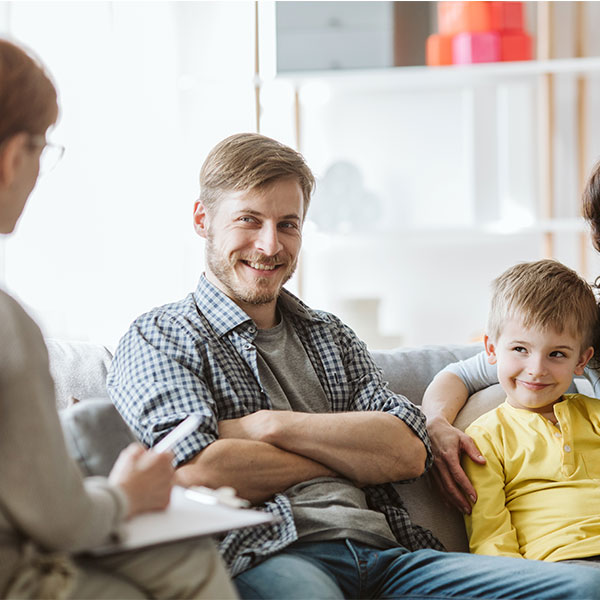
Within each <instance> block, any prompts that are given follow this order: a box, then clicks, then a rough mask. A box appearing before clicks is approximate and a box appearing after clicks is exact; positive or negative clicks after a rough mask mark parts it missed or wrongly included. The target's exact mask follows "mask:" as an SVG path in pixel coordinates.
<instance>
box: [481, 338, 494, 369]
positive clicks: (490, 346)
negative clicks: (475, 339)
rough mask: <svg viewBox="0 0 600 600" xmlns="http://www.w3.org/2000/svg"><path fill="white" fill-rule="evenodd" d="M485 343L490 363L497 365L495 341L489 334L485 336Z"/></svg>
mask: <svg viewBox="0 0 600 600" xmlns="http://www.w3.org/2000/svg"><path fill="white" fill-rule="evenodd" d="M483 345H484V346H485V351H486V354H487V356H488V362H489V363H490V365H495V364H496V361H497V358H496V348H495V346H494V342H492V340H490V338H489V336H488V335H487V334H486V335H484V336H483Z"/></svg>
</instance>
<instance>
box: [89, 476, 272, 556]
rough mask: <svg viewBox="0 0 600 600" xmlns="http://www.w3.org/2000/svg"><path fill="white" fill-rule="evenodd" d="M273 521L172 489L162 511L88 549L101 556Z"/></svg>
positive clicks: (132, 522)
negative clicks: (116, 537)
mask: <svg viewBox="0 0 600 600" xmlns="http://www.w3.org/2000/svg"><path fill="white" fill-rule="evenodd" d="M275 520H276V518H275V517H274V516H273V515H271V514H269V513H267V512H262V511H259V510H252V509H246V508H233V507H231V506H227V505H225V504H221V503H215V504H204V503H201V502H197V501H195V500H192V499H190V498H189V497H187V496H186V490H185V488H183V487H180V486H173V490H172V491H171V502H170V503H169V506H168V507H167V508H166V510H164V511H158V512H152V513H146V514H143V515H139V516H136V517H133V519H130V520H129V521H126V522H125V523H124V524H123V526H122V528H121V531H120V532H119V536H118V538H119V539H116V540H115V541H114V542H110V543H108V544H104V545H101V546H97V547H95V548H91V549H89V550H87V551H86V552H85V554H87V555H92V556H105V555H108V554H117V553H119V552H128V551H131V550H136V549H139V548H146V547H149V546H156V545H159V544H166V543H169V542H174V541H177V540H183V539H190V538H195V537H203V536H207V535H214V534H217V533H224V532H226V531H229V530H231V529H239V528H242V527H253V526H256V525H261V524H263V523H271V522H273V521H275Z"/></svg>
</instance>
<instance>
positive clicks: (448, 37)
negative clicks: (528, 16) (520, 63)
mask: <svg viewBox="0 0 600 600" xmlns="http://www.w3.org/2000/svg"><path fill="white" fill-rule="evenodd" d="M438 29H439V33H437V34H433V35H430V36H429V37H428V38H427V52H426V54H427V64H428V65H452V64H454V65H464V64H470V63H480V62H496V61H509V60H531V36H530V35H529V34H528V33H527V32H526V31H525V27H524V18H523V2H438Z"/></svg>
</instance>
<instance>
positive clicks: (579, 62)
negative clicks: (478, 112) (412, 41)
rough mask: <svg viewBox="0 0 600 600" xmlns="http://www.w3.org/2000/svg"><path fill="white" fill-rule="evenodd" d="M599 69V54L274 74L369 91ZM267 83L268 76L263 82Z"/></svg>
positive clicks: (294, 81) (298, 83)
mask: <svg viewBox="0 0 600 600" xmlns="http://www.w3.org/2000/svg"><path fill="white" fill-rule="evenodd" d="M597 72H600V57H586V58H568V59H552V60H538V61H536V60H532V61H522V62H505V63H480V64H474V65H464V66H463V65H461V66H459V65H456V66H447V67H390V68H387V69H360V70H359V69H357V70H344V71H341V70H340V71H308V72H307V71H303V72H298V73H292V72H286V73H284V74H280V75H276V79H277V80H278V81H282V82H287V83H289V84H290V85H292V86H294V88H295V89H296V90H298V91H300V90H301V89H302V88H303V87H304V86H306V85H310V84H311V83H319V84H320V85H323V84H324V85H330V86H332V87H335V88H336V89H338V90H340V91H345V92H352V91H353V90H359V89H365V88H368V89H370V90H371V91H374V92H377V91H395V90H417V89H432V88H433V89H435V88H456V87H459V86H467V87H472V86H475V85H480V84H486V83H493V84H496V85H497V84H499V83H506V82H509V81H514V80H519V79H524V78H531V77H532V76H536V75H559V74H572V75H585V74H589V73H597ZM264 84H268V80H265V81H264V82H263V85H264Z"/></svg>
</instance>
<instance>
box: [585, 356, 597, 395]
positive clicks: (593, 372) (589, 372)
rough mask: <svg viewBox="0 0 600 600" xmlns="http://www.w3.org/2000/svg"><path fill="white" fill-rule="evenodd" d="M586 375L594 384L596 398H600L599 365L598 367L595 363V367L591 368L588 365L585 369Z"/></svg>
mask: <svg viewBox="0 0 600 600" xmlns="http://www.w3.org/2000/svg"><path fill="white" fill-rule="evenodd" d="M594 358H595V357H594ZM593 360H594V359H593V358H592V361H593ZM584 375H585V377H586V378H587V379H588V380H589V382H590V383H591V384H592V390H593V393H594V398H600V368H599V365H597V364H596V363H595V362H594V366H593V367H590V365H589V364H588V365H587V366H586V368H585V371H584Z"/></svg>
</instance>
